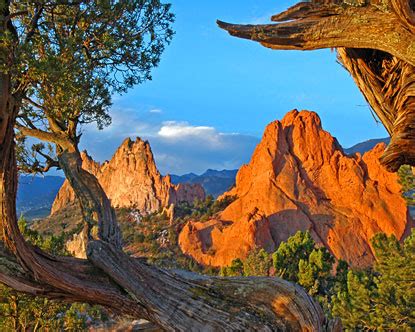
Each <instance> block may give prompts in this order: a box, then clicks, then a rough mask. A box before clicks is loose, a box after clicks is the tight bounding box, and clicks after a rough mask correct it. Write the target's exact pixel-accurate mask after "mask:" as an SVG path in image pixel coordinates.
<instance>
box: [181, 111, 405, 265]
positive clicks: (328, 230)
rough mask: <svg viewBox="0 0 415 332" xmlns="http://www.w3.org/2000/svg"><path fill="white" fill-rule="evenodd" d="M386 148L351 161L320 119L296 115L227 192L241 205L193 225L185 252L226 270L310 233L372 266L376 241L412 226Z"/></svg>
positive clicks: (268, 138) (272, 133) (276, 125)
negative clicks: (383, 160) (383, 159)
mask: <svg viewBox="0 0 415 332" xmlns="http://www.w3.org/2000/svg"><path fill="white" fill-rule="evenodd" d="M384 149H385V146H384V145H383V144H380V145H378V146H376V147H375V148H374V149H373V150H372V151H370V152H368V153H366V154H365V155H364V156H363V157H362V156H361V155H360V154H357V155H356V156H348V155H346V154H345V153H344V152H343V150H342V148H341V146H340V145H339V143H338V142H337V140H336V139H335V138H334V137H332V136H331V135H330V134H329V133H328V132H326V131H324V130H323V129H322V127H321V121H320V118H319V117H318V115H317V114H316V113H314V112H309V111H302V112H298V111H297V110H294V111H291V112H289V113H288V114H287V115H286V116H285V117H284V119H283V120H282V121H274V122H272V123H270V124H269V125H268V126H267V128H266V129H265V132H264V135H263V138H262V141H261V142H260V144H259V145H258V146H257V148H256V150H255V152H254V154H253V156H252V159H251V161H250V162H249V164H247V165H244V166H242V168H241V169H240V170H239V172H238V175H237V179H236V186H235V188H234V189H232V190H231V191H230V192H228V193H225V194H224V195H234V196H237V199H236V200H235V201H234V202H233V203H232V204H231V205H229V206H228V207H227V208H226V209H225V210H224V211H223V212H222V213H221V215H220V216H219V220H211V221H209V222H207V223H200V222H191V223H189V224H187V225H186V226H185V227H184V229H183V230H182V232H181V234H180V237H179V242H180V245H181V248H182V250H183V252H185V253H187V254H189V255H191V256H193V257H194V258H195V259H196V260H197V261H199V262H200V263H203V264H209V265H214V266H224V265H229V264H230V263H231V261H232V260H233V259H235V258H237V257H244V256H246V255H247V253H248V252H249V251H250V250H252V249H253V248H255V247H265V248H266V249H268V250H273V249H274V248H276V247H277V246H278V245H279V243H280V242H281V241H284V240H286V239H287V238H288V237H289V236H291V235H293V234H294V233H295V232H297V231H298V230H302V231H305V230H309V231H310V232H311V234H312V235H313V237H314V239H315V240H316V241H318V242H319V243H322V244H324V245H326V246H327V247H328V248H329V249H330V250H331V252H332V253H333V254H334V255H335V256H336V257H337V258H342V259H345V260H346V261H348V262H349V263H352V264H353V265H355V266H366V265H368V264H370V263H371V261H372V260H373V255H372V250H371V247H370V239H371V238H372V237H373V235H375V234H376V233H378V232H385V233H386V234H388V235H390V234H394V235H395V236H396V237H397V238H401V237H402V236H403V235H404V233H405V230H406V229H407V228H409V227H410V226H411V219H410V218H409V215H408V211H407V207H406V203H405V201H404V199H403V198H402V197H401V187H400V185H399V184H398V179H397V175H396V174H391V173H388V172H386V170H385V169H384V168H383V167H382V166H381V165H380V164H379V161H378V158H379V157H380V155H381V154H382V152H383V150H384Z"/></svg>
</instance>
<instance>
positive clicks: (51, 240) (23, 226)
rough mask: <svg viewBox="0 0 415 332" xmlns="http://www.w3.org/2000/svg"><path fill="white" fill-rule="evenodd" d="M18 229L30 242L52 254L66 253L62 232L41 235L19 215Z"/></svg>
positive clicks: (64, 237) (64, 238)
mask: <svg viewBox="0 0 415 332" xmlns="http://www.w3.org/2000/svg"><path fill="white" fill-rule="evenodd" d="M18 225H19V229H20V232H21V233H22V235H23V236H24V237H25V238H26V240H27V241H29V242H30V243H31V244H33V245H35V246H38V247H39V248H41V249H43V250H45V251H47V252H49V253H51V254H53V255H66V254H67V252H66V249H65V240H66V236H65V234H64V233H62V234H61V235H59V236H56V235H48V236H41V235H40V234H39V233H38V232H36V231H34V230H32V229H30V227H29V226H28V224H27V221H26V220H25V219H24V217H21V218H20V219H19V221H18Z"/></svg>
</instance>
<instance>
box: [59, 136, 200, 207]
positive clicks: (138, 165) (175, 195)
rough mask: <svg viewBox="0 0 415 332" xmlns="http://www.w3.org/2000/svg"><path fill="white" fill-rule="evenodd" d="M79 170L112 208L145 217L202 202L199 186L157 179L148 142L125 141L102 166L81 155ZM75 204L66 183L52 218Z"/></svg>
mask: <svg viewBox="0 0 415 332" xmlns="http://www.w3.org/2000/svg"><path fill="white" fill-rule="evenodd" d="M82 159H83V164H82V165H83V168H84V169H86V170H87V171H88V172H90V173H92V174H94V175H95V176H96V177H97V178H98V180H99V182H100V184H101V186H102V187H103V189H104V191H105V192H106V194H107V195H108V197H109V198H110V200H111V204H112V205H113V206H114V207H119V208H124V207H125V208H135V209H138V210H140V211H141V213H143V214H146V213H150V212H154V211H158V210H159V209H161V208H163V207H167V206H168V205H170V204H176V203H178V202H180V201H188V202H193V200H194V199H195V198H198V199H204V197H205V193H204V190H203V188H202V187H201V186H200V185H179V186H176V185H173V184H172V183H171V180H170V177H163V176H161V174H160V172H159V171H158V169H157V167H156V163H155V160H154V156H153V153H152V151H151V147H150V144H149V142H148V141H144V140H142V139H140V138H138V137H137V138H136V140H135V141H132V140H131V139H130V138H127V139H125V140H124V141H123V142H122V144H121V145H120V147H119V148H118V149H117V150H116V151H115V153H114V155H113V156H112V158H111V160H110V161H107V162H105V163H104V164H103V165H102V166H100V165H99V164H98V163H96V162H95V161H93V160H92V158H91V157H89V156H88V154H87V153H85V152H83V153H82ZM74 200H75V194H74V192H73V190H72V188H71V187H70V185H69V183H68V181H65V183H64V184H63V186H62V188H61V189H60V191H59V193H58V195H57V197H56V199H55V202H54V203H53V207H52V214H53V213H56V211H58V210H60V209H62V208H63V207H65V206H66V205H68V204H69V203H71V202H73V201H74Z"/></svg>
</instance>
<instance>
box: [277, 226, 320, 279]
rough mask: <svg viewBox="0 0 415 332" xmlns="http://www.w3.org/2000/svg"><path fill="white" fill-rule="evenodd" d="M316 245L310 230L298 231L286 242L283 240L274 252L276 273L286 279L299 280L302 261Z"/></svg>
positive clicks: (306, 258)
mask: <svg viewBox="0 0 415 332" xmlns="http://www.w3.org/2000/svg"><path fill="white" fill-rule="evenodd" d="M314 246H315V243H314V240H313V238H312V237H311V234H310V232H308V231H307V232H300V231H298V232H297V233H296V234H295V235H293V236H291V237H290V238H289V239H288V240H287V241H286V242H281V244H280V246H279V247H278V249H277V251H276V252H274V253H273V254H272V260H273V265H274V268H275V271H276V275H278V276H280V277H281V278H284V279H286V280H290V281H294V282H298V272H299V264H300V261H301V260H308V257H309V256H310V255H311V252H312V251H313V250H314Z"/></svg>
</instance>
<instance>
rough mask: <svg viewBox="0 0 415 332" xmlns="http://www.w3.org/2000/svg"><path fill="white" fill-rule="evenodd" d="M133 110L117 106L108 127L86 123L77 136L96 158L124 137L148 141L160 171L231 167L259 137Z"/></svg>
mask: <svg viewBox="0 0 415 332" xmlns="http://www.w3.org/2000/svg"><path fill="white" fill-rule="evenodd" d="M148 112H149V111H148V109H147V110H143V111H142V112H137V111H134V110H132V109H117V110H116V111H115V112H113V113H112V116H113V122H112V125H111V126H110V127H109V128H106V129H104V130H103V131H97V130H94V129H93V128H91V127H90V126H88V127H87V128H85V132H84V135H83V138H82V140H81V148H82V149H84V148H85V149H87V150H88V151H89V153H90V154H91V155H92V156H93V157H94V159H96V160H98V161H104V160H107V159H110V158H111V156H112V155H113V154H114V152H115V150H116V149H117V148H118V146H119V145H120V144H121V142H122V141H123V140H124V139H125V138H126V137H131V138H132V139H135V137H137V136H138V137H141V138H142V139H146V140H148V141H149V142H150V145H151V148H152V150H153V153H154V157H155V159H156V162H157V167H158V168H159V169H160V171H161V172H162V173H163V174H167V173H173V174H184V173H189V172H195V173H203V172H204V171H206V170H207V169H209V168H211V169H235V168H238V167H240V166H241V165H242V164H243V163H246V162H248V161H249V158H250V157H251V155H252V152H253V150H254V148H255V146H256V144H257V143H258V141H259V139H258V138H257V137H254V136H250V135H243V134H238V133H224V132H220V131H218V130H217V129H216V128H214V127H212V126H204V125H193V124H191V123H189V122H179V121H167V122H160V119H157V118H156V117H149V116H148Z"/></svg>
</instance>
